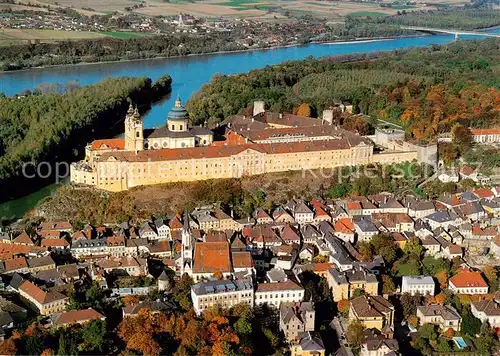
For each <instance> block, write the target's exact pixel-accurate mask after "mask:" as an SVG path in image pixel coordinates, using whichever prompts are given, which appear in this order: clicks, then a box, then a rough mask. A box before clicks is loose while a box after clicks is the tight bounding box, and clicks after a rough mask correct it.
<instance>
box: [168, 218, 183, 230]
mask: <svg viewBox="0 0 500 356" xmlns="http://www.w3.org/2000/svg"><path fill="white" fill-rule="evenodd" d="M168 226H169V227H170V228H171V229H182V223H181V222H180V221H179V219H177V218H174V219H172V220H170V221H169V222H168Z"/></svg>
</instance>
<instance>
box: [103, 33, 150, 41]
mask: <svg viewBox="0 0 500 356" xmlns="http://www.w3.org/2000/svg"><path fill="white" fill-rule="evenodd" d="M100 33H102V34H104V35H108V36H111V37H115V38H121V39H127V38H137V37H145V36H150V34H149V33H143V32H120V31H111V32H100Z"/></svg>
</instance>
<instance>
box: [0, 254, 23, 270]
mask: <svg viewBox="0 0 500 356" xmlns="http://www.w3.org/2000/svg"><path fill="white" fill-rule="evenodd" d="M3 263H4V265H5V272H10V271H16V270H18V269H21V268H28V263H27V262H26V258H25V257H17V258H13V259H10V260H5V261H3Z"/></svg>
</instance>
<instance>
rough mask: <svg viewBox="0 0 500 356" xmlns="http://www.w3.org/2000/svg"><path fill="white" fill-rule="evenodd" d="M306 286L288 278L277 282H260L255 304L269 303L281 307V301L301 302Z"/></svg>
mask: <svg viewBox="0 0 500 356" xmlns="http://www.w3.org/2000/svg"><path fill="white" fill-rule="evenodd" d="M304 293H305V291H304V288H302V287H301V286H300V285H298V284H297V283H295V282H293V281H291V280H286V281H284V282H276V283H259V284H258V285H257V289H256V291H255V305H256V306H262V305H264V304H267V305H268V306H272V307H275V308H279V306H280V304H281V303H299V302H301V301H302V300H303V299H304Z"/></svg>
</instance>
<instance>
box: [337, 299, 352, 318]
mask: <svg viewBox="0 0 500 356" xmlns="http://www.w3.org/2000/svg"><path fill="white" fill-rule="evenodd" d="M349 307H350V303H349V301H348V300H347V299H341V300H339V301H338V302H337V310H338V311H339V313H341V314H342V315H343V316H347V315H348V314H349Z"/></svg>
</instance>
